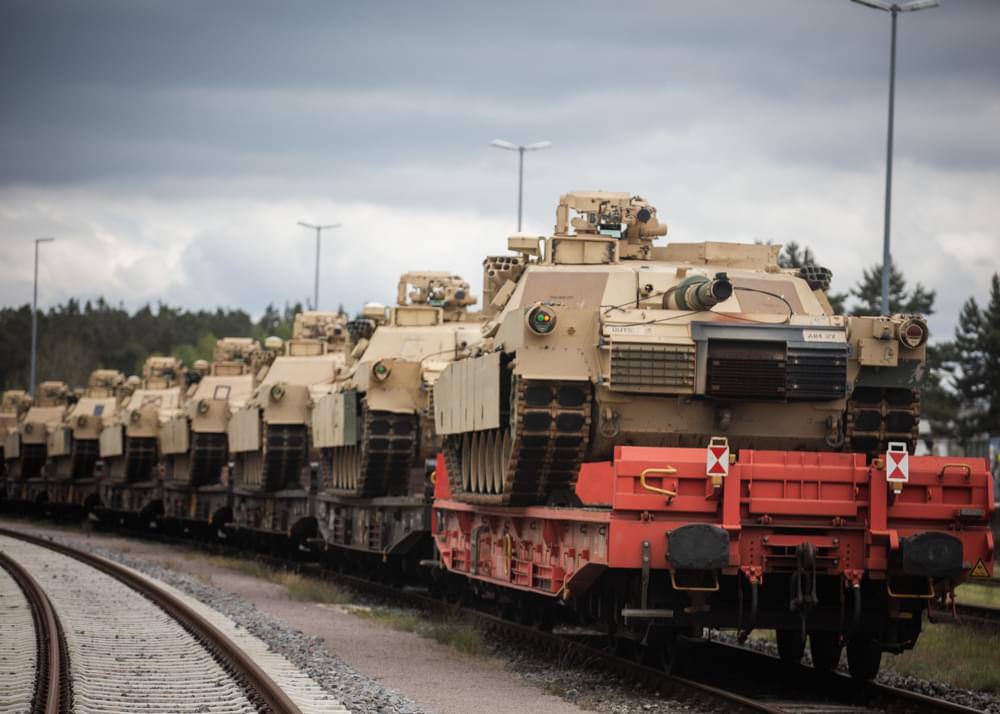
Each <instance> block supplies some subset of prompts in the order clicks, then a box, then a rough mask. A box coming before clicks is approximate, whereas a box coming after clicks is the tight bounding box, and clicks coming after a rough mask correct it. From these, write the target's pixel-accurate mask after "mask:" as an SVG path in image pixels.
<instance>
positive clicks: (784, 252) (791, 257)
mask: <svg viewBox="0 0 1000 714" xmlns="http://www.w3.org/2000/svg"><path fill="white" fill-rule="evenodd" d="M778 265H780V266H781V267H782V268H801V267H803V266H806V265H816V257H815V256H814V255H813V252H812V249H811V248H809V247H808V246H806V247H802V246H800V245H799V244H798V243H796V242H795V241H793V240H790V241H788V242H787V243H785V245H783V246H782V247H781V253H779V254H778Z"/></svg>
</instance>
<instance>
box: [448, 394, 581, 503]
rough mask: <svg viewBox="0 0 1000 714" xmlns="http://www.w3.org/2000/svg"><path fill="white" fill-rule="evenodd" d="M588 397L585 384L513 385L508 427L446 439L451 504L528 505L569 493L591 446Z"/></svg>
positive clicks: (452, 436)
mask: <svg viewBox="0 0 1000 714" xmlns="http://www.w3.org/2000/svg"><path fill="white" fill-rule="evenodd" d="M592 393H593V390H592V387H591V385H590V383H589V382H580V381H572V382H571V381H556V380H515V382H514V384H513V389H512V390H511V400H510V411H509V412H508V414H507V416H508V419H507V420H506V421H507V423H508V424H509V425H510V426H509V427H508V426H504V427H501V428H500V429H491V430H488V431H483V432H474V433H465V434H456V435H451V436H449V437H448V438H447V439H446V440H445V445H444V454H445V463H446V465H447V467H448V479H449V483H450V485H451V492H452V496H453V497H454V498H455V500H457V501H463V502H465V503H475V504H480V505H531V504H538V503H544V502H545V501H546V499H548V498H549V496H550V495H552V494H553V493H555V492H558V491H561V490H565V489H572V488H573V486H574V485H575V483H576V478H577V474H578V472H579V469H580V463H581V462H582V461H583V457H584V455H585V454H586V452H587V446H588V445H589V442H590V421H591V402H592ZM503 416H504V415H503V414H501V421H504V420H503Z"/></svg>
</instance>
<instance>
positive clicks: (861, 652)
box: [847, 634, 882, 681]
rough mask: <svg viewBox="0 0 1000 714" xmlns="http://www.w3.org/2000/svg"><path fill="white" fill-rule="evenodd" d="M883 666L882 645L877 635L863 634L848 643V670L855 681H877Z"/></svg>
mask: <svg viewBox="0 0 1000 714" xmlns="http://www.w3.org/2000/svg"><path fill="white" fill-rule="evenodd" d="M881 665H882V645H881V643H880V642H879V638H878V637H876V636H875V635H870V634H861V635H859V636H858V637H854V638H852V639H851V641H850V642H848V643H847V669H848V670H849V671H850V672H851V677H853V678H854V679H860V680H864V681H868V680H872V679H875V675H877V674H878V670H879V667H880V666H881Z"/></svg>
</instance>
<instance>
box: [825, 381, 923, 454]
mask: <svg viewBox="0 0 1000 714" xmlns="http://www.w3.org/2000/svg"><path fill="white" fill-rule="evenodd" d="M846 425H847V428H846V437H847V438H846V442H845V444H844V448H845V450H847V451H859V452H862V453H865V454H867V455H868V456H870V457H872V458H875V457H877V456H878V455H879V454H881V453H883V452H884V451H885V450H886V449H887V448H888V445H889V442H890V441H902V442H905V443H906V444H907V447H908V448H909V450H910V451H911V452H912V451H913V448H914V446H915V445H916V442H917V438H918V436H919V425H920V391H919V390H917V389H902V388H897V387H857V388H856V389H855V390H854V393H853V394H851V397H850V399H848V400H847V415H846Z"/></svg>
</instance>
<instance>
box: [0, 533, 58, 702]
mask: <svg viewBox="0 0 1000 714" xmlns="http://www.w3.org/2000/svg"><path fill="white" fill-rule="evenodd" d="M0 641H2V642H3V643H4V648H5V651H6V652H5V653H6V657H5V660H6V662H5V663H6V664H8V665H9V669H7V668H5V669H6V671H5V676H4V678H3V680H2V681H0V711H3V712H8V711H26V710H27V711H31V712H33V714H35V713H37V714H58V713H59V712H64V711H69V710H70V709H71V707H72V693H71V691H70V687H69V682H70V677H69V656H68V655H67V652H66V640H65V637H64V636H63V631H62V625H61V624H60V622H59V618H58V617H57V616H56V613H55V610H53V608H52V603H50V602H49V599H48V597H47V596H46V595H45V591H44V590H42V588H41V586H39V584H38V582H37V581H36V580H35V579H34V578H33V577H32V576H31V573H29V572H28V571H27V570H26V569H25V568H24V567H22V566H21V564H20V563H18V562H17V561H16V560H14V559H13V558H11V557H10V556H8V555H7V554H6V553H4V552H2V551H0ZM21 703H24V704H26V705H30V706H24V707H22V706H21Z"/></svg>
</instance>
